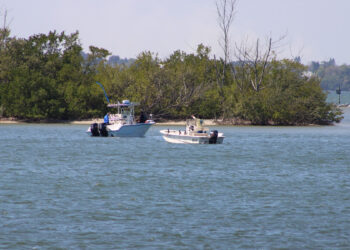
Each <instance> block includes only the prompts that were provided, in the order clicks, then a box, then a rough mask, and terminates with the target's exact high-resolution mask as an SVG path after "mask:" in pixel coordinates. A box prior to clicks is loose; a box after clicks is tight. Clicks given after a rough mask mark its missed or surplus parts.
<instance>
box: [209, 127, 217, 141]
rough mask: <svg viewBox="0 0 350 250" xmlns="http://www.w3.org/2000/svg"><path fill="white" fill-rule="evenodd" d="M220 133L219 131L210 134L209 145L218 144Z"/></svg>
mask: <svg viewBox="0 0 350 250" xmlns="http://www.w3.org/2000/svg"><path fill="white" fill-rule="evenodd" d="M218 134H219V133H218V131H217V130H213V131H212V132H211V133H210V138H209V144H216V141H217V139H218Z"/></svg>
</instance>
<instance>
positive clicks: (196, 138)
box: [160, 130, 225, 144]
mask: <svg viewBox="0 0 350 250" xmlns="http://www.w3.org/2000/svg"><path fill="white" fill-rule="evenodd" d="M160 133H162V135H163V138H164V140H165V141H167V142H170V143H181V144H210V142H209V139H210V136H209V135H208V134H203V136H201V135H198V134H197V135H188V134H185V132H184V131H181V132H180V131H174V130H171V131H168V130H161V131H160ZM224 138H225V137H224V136H223V134H222V133H219V134H218V137H217V139H216V143H215V144H222V143H223V141H224Z"/></svg>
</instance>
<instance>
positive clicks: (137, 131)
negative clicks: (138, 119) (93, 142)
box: [86, 123, 154, 137]
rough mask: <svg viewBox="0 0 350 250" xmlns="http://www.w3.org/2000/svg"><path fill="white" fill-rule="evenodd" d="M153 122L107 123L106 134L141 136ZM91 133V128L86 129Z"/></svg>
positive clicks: (112, 135) (113, 135)
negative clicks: (118, 124)
mask: <svg viewBox="0 0 350 250" xmlns="http://www.w3.org/2000/svg"><path fill="white" fill-rule="evenodd" d="M153 124H154V123H136V124H129V125H121V126H116V125H114V124H113V125H107V131H108V136H111V137H143V136H145V134H146V132H147V131H148V129H149V128H150V127H151V126H152V125H153ZM86 132H87V133H88V134H89V135H92V133H91V128H88V130H87V131H86Z"/></svg>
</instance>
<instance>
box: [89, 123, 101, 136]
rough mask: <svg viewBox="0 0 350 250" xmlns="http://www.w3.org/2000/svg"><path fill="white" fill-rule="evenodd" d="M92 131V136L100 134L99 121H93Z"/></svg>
mask: <svg viewBox="0 0 350 250" xmlns="http://www.w3.org/2000/svg"><path fill="white" fill-rule="evenodd" d="M90 131H91V136H100V132H99V131H98V124H97V123H93V124H91V125H90Z"/></svg>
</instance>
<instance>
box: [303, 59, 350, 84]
mask: <svg viewBox="0 0 350 250" xmlns="http://www.w3.org/2000/svg"><path fill="white" fill-rule="evenodd" d="M309 70H310V71H311V72H313V73H314V74H315V75H317V76H318V77H320V78H321V87H322V88H323V89H325V90H336V89H338V88H339V87H340V88H341V89H342V90H346V91H350V65H340V66H338V65H336V64H335V60H334V59H330V60H329V61H328V62H327V61H326V62H321V63H319V62H311V64H310V65H309Z"/></svg>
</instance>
